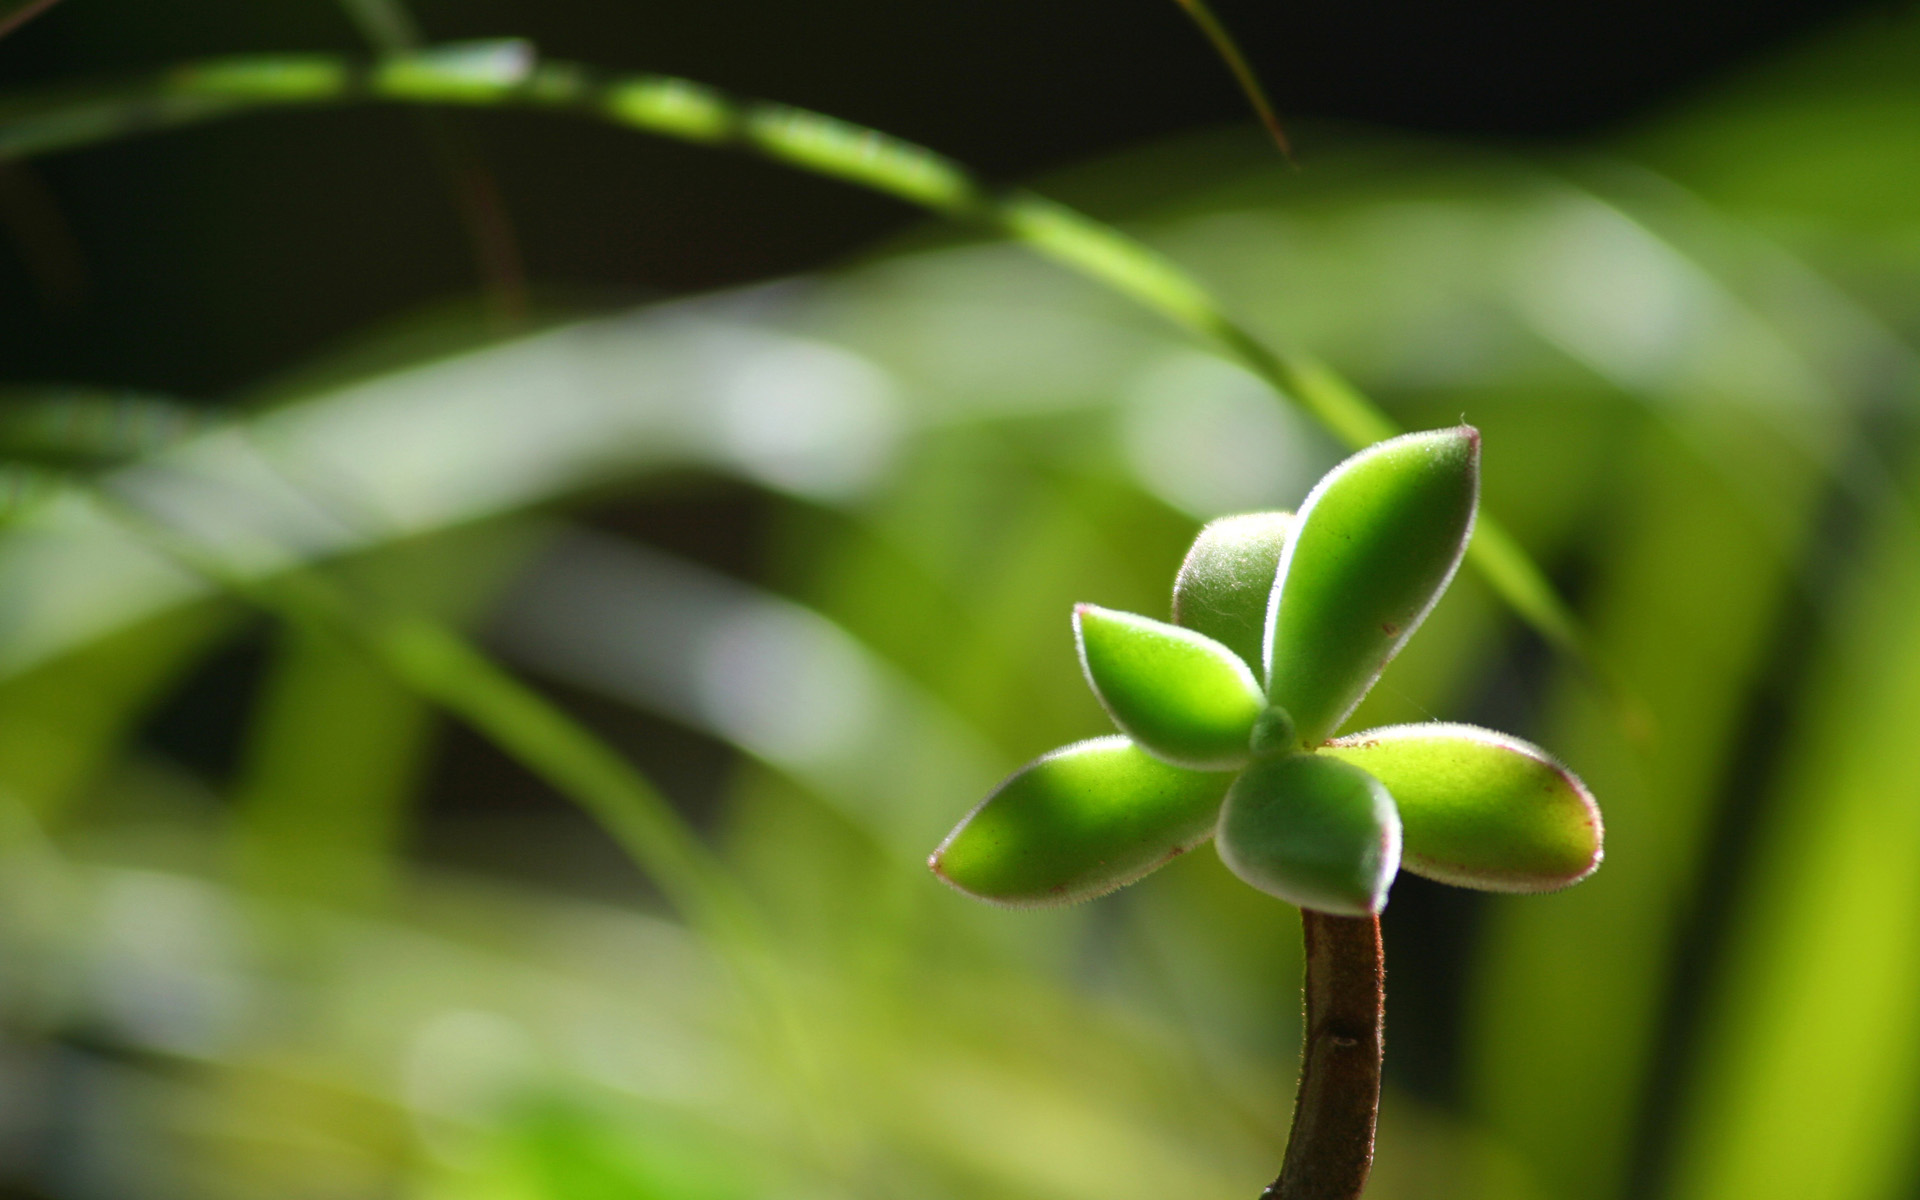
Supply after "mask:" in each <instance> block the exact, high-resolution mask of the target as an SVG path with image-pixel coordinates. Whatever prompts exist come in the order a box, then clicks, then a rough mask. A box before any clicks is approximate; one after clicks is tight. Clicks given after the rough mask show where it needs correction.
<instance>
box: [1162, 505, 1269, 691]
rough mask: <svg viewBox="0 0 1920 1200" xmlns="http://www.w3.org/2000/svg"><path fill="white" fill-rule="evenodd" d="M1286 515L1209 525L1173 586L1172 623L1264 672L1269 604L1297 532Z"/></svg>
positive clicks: (1249, 515)
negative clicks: (1282, 559) (1284, 555)
mask: <svg viewBox="0 0 1920 1200" xmlns="http://www.w3.org/2000/svg"><path fill="white" fill-rule="evenodd" d="M1293 525H1294V517H1293V514H1292V513H1288V512H1255V513H1241V514H1239V515H1237V516H1231V517H1221V518H1219V519H1218V520H1214V521H1209V522H1207V524H1206V527H1205V528H1203V529H1201V531H1200V533H1199V535H1198V536H1196V537H1195V538H1194V539H1193V547H1192V548H1191V549H1189V550H1188V551H1187V557H1186V560H1185V561H1184V562H1182V563H1181V564H1180V573H1179V575H1177V576H1176V577H1175V578H1174V581H1173V623H1174V624H1176V625H1183V626H1185V627H1186V628H1188V629H1192V630H1194V631H1196V632H1198V633H1204V634H1206V635H1207V636H1208V637H1210V638H1212V639H1214V640H1215V641H1217V642H1219V643H1221V644H1222V645H1224V646H1226V647H1227V648H1228V649H1229V650H1232V651H1233V652H1234V653H1235V654H1238V655H1239V656H1240V657H1241V658H1244V659H1246V660H1247V662H1248V664H1249V665H1251V666H1252V667H1253V668H1254V669H1255V670H1265V669H1266V657H1265V655H1264V653H1263V651H1262V649H1261V647H1262V645H1263V644H1264V639H1265V637H1266V628H1267V601H1268V599H1270V598H1271V597H1272V595H1273V581H1274V580H1275V578H1277V577H1278V576H1279V573H1280V555H1281V553H1282V552H1283V551H1284V550H1285V549H1286V547H1287V538H1288V537H1289V536H1291V535H1292V533H1293Z"/></svg>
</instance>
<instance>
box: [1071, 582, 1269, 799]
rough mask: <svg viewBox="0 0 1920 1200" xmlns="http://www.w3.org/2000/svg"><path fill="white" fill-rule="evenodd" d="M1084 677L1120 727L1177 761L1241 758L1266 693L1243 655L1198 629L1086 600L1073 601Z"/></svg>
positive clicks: (1223, 763) (1206, 767) (1216, 765)
mask: <svg viewBox="0 0 1920 1200" xmlns="http://www.w3.org/2000/svg"><path fill="white" fill-rule="evenodd" d="M1073 633H1074V637H1075V638H1076V639H1077V640H1078V641H1079V643H1080V664H1081V666H1083V667H1084V668H1085V669H1086V672H1087V682H1088V683H1089V684H1091V685H1092V686H1093V691H1094V694H1095V695H1096V696H1098V697H1100V703H1101V704H1103V705H1105V706H1106V710H1107V712H1108V713H1109V714H1110V715H1111V716H1112V717H1113V723H1114V724H1116V725H1118V726H1119V727H1120V730H1121V732H1123V733H1125V734H1127V735H1128V736H1129V737H1131V738H1133V740H1134V741H1136V742H1138V743H1139V744H1140V746H1141V748H1142V749H1144V750H1146V751H1147V752H1148V753H1150V754H1153V755H1156V756H1157V757H1160V758H1164V759H1166V760H1167V761H1168V762H1170V763H1173V764H1174V765H1176V766H1182V767H1191V768H1193V769H1194V770H1198V771H1219V770H1228V769H1231V768H1233V767H1237V766H1239V765H1241V764H1242V763H1244V762H1246V761H1247V758H1248V753H1249V752H1248V750H1247V738H1248V736H1249V735H1250V734H1252V732H1253V722H1254V719H1255V718H1256V717H1258V716H1259V715H1260V714H1261V713H1262V712H1263V711H1265V709H1266V707H1267V697H1266V693H1264V692H1263V691H1262V690H1261V688H1260V684H1259V683H1258V682H1257V681H1256V680H1255V679H1254V677H1253V671H1252V670H1251V669H1250V668H1249V667H1248V666H1247V664H1246V662H1245V660H1243V659H1242V658H1241V657H1240V656H1239V655H1237V654H1235V653H1234V652H1233V651H1231V650H1229V649H1227V648H1226V647H1225V646H1223V645H1221V644H1220V643H1219V642H1216V641H1214V640H1213V639H1212V638H1210V637H1208V636H1206V635H1205V634H1203V633H1195V632H1194V631H1193V630H1191V629H1182V628H1180V627H1179V626H1178V625H1168V624H1167V623H1165V622H1164V621H1156V620H1153V619H1152V618H1151V617H1142V616H1138V615H1136V614H1134V613H1127V612H1115V611H1114V610H1113V609H1110V608H1101V607H1099V606H1097V605H1093V604H1078V605H1075V606H1074V609H1073Z"/></svg>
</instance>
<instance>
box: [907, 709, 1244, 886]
mask: <svg viewBox="0 0 1920 1200" xmlns="http://www.w3.org/2000/svg"><path fill="white" fill-rule="evenodd" d="M1232 782H1233V776H1232V775H1231V774H1227V773H1222V772H1205V771H1189V770H1186V769H1185V768H1183V767H1175V766H1171V765H1169V764H1167V763H1164V762H1161V761H1160V760H1159V759H1157V758H1155V757H1153V756H1152V755H1151V754H1148V753H1147V752H1146V751H1144V750H1142V749H1140V748H1139V747H1138V746H1135V745H1134V744H1133V743H1132V742H1130V741H1128V740H1127V739H1126V738H1123V737H1104V738H1095V739H1093V740H1092V741H1088V742H1076V743H1074V744H1073V745H1071V746H1064V747H1062V748H1061V749H1058V750H1055V751H1054V752H1053V753H1051V754H1047V755H1044V756H1042V757H1040V758H1037V759H1035V760H1034V761H1033V762H1031V763H1028V764H1027V765H1026V766H1024V767H1022V768H1020V769H1019V770H1018V771H1015V772H1014V773H1013V775H1012V776H1010V777H1009V778H1008V779H1007V781H1006V782H1005V783H1003V784H1001V785H1000V786H999V787H998V788H996V789H994V792H993V794H992V795H991V796H988V797H987V798H986V799H985V800H984V801H982V802H981V804H980V806H979V807H978V808H975V809H974V810H973V811H972V812H970V813H968V814H967V816H966V819H965V820H963V821H961V822H960V825H959V827H958V828H956V829H955V830H954V831H953V832H952V833H950V834H948V835H947V840H946V841H944V842H942V843H940V848H939V849H938V850H935V851H934V852H933V857H932V858H930V859H928V860H927V865H928V866H929V867H932V868H933V873H934V874H936V875H938V876H940V878H942V879H944V880H946V881H947V882H948V883H950V884H952V885H953V886H954V887H956V888H958V889H960V890H961V891H963V892H966V893H968V894H969V895H972V896H977V897H979V898H980V899H982V900H991V901H994V902H996V903H999V904H1010V905H1021V906H1034V905H1047V904H1069V903H1072V902H1073V901H1076V900H1087V899H1090V898H1092V897H1094V896H1098V895H1101V894H1103V893H1105V892H1110V891H1112V890H1113V889H1114V888H1117V887H1120V886H1121V885H1123V884H1128V883H1132V882H1133V881H1134V880H1136V879H1138V878H1140V877H1141V876H1142V875H1145V874H1146V873H1147V872H1149V871H1151V870H1153V869H1154V868H1155V867H1158V866H1160V865H1161V864H1162V863H1165V862H1168V861H1169V860H1171V859H1173V858H1175V857H1177V856H1179V855H1181V854H1183V853H1185V852H1186V851H1188V850H1191V849H1193V848H1194V847H1195V846H1197V845H1199V844H1200V843H1201V842H1203V841H1205V840H1206V839H1207V836H1208V835H1209V834H1211V833H1212V832H1213V827H1214V823H1215V822H1216V821H1217V820H1218V819H1219V815H1220V800H1221V797H1223V796H1225V795H1226V791H1227V785H1228V784H1230V783H1232Z"/></svg>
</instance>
